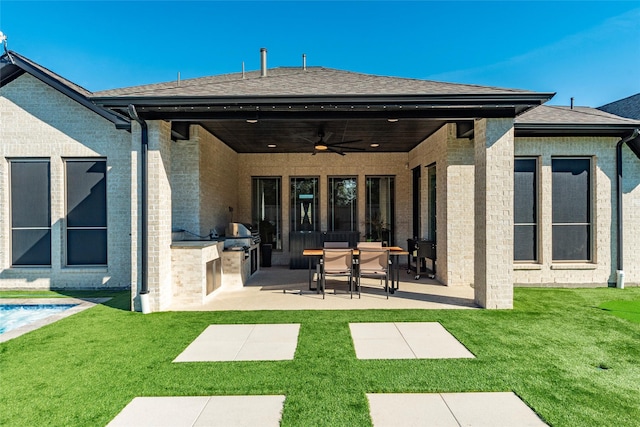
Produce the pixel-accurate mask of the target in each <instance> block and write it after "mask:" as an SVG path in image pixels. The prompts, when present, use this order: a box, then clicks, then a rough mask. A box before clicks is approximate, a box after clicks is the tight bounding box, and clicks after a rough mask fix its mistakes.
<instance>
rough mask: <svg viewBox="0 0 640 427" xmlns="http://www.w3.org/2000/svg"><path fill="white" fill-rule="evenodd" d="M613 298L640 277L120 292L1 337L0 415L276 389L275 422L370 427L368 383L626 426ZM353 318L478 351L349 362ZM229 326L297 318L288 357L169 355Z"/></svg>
mask: <svg viewBox="0 0 640 427" xmlns="http://www.w3.org/2000/svg"><path fill="white" fill-rule="evenodd" d="M614 300H615V301H616V304H614V305H615V307H620V306H622V307H626V306H625V304H627V303H632V305H633V306H635V307H637V305H638V301H640V288H629V289H625V290H619V289H611V288H601V289H579V290H578V289H516V290H515V299H514V302H515V308H514V309H513V310H367V311H254V312H181V313H153V314H149V315H142V314H140V313H133V312H130V311H128V304H129V295H128V293H118V294H115V298H113V299H112V300H111V301H110V302H108V303H106V304H104V305H99V306H96V307H94V308H92V309H89V310H86V311H84V312H82V313H79V314H76V315H73V316H71V317H68V318H65V319H63V320H60V321H58V322H56V323H54V324H51V325H48V326H46V327H44V328H41V329H39V330H37V331H34V332H31V333H29V334H26V335H23V336H21V337H19V338H16V339H14V340H11V341H8V342H6V343H3V344H0V425H7V426H22V425H24V426H33V425H59V426H88V425H105V424H106V423H108V422H109V421H110V420H111V419H112V418H113V417H115V415H116V414H118V413H119V412H120V411H121V410H122V408H124V406H126V405H127V404H128V403H129V402H130V401H131V399H133V398H134V397H136V396H179V395H185V396H191V395H242V394H284V395H286V396H287V398H286V401H285V406H284V411H283V416H282V425H284V426H309V425H322V426H369V425H371V420H370V418H369V415H368V403H367V399H366V396H365V393H367V392H386V393H390V392H465V391H513V392H515V393H516V394H517V395H518V396H519V397H520V398H521V399H523V400H524V401H525V402H526V403H527V404H528V405H529V406H531V407H532V408H533V409H534V410H535V411H536V412H537V413H538V415H539V416H540V417H541V418H542V419H543V420H544V421H545V422H547V423H548V424H550V425H552V426H572V427H573V426H636V425H637V423H638V419H640V405H638V402H639V401H640V387H638V384H640V363H639V361H640V346H639V345H638V342H639V341H640V323H636V322H633V321H629V320H627V319H623V318H620V317H617V316H615V315H612V313H615V311H611V310H613V309H612V308H611V307H610V306H609V304H610V303H608V302H609V301H614ZM620 304H622V305H620ZM615 307H614V308H615ZM616 310H617V308H616ZM354 321H355V322H390V321H396V322H402V321H425V322H430V321H437V322H440V323H441V324H442V325H443V326H444V327H445V328H446V329H447V330H448V331H449V332H451V333H452V334H453V335H454V336H456V337H457V338H458V339H459V340H460V341H461V342H462V343H463V344H464V345H465V346H466V347H467V348H468V349H469V350H470V351H471V352H473V353H474V354H475V355H476V359H464V360H463V359H460V360H357V359H356V358H355V351H354V349H353V344H352V341H351V338H350V334H349V328H348V323H349V322H354ZM228 323H300V324H301V328H300V335H299V342H298V348H297V350H296V355H295V358H294V360H291V361H278V362H217V363H180V364H174V363H171V361H172V360H173V359H174V358H175V357H176V356H177V355H178V354H179V353H180V352H182V350H183V349H184V348H185V347H186V346H187V345H188V344H189V343H190V342H191V341H192V340H193V339H195V338H196V337H197V336H198V334H200V333H201V332H202V331H203V330H204V329H205V328H206V327H207V325H209V324H228Z"/></svg>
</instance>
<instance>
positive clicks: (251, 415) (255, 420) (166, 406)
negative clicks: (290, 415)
mask: <svg viewBox="0 0 640 427" xmlns="http://www.w3.org/2000/svg"><path fill="white" fill-rule="evenodd" d="M284 399H285V396H280V395H276V396H182V397H136V398H135V399H133V400H132V401H131V402H130V403H129V404H128V405H127V406H126V407H125V408H124V409H123V410H122V411H121V412H120V413H119V414H118V415H117V416H116V417H115V418H114V419H113V420H112V421H111V422H110V423H109V424H108V425H107V426H108V427H120V426H122V427H125V426H126V427H131V426H136V427H152V426H153V427H164V426H166V427H202V426H214V425H216V426H225V427H244V426H247V427H249V426H251V427H253V426H258V425H259V426H265V427H271V426H273V427H276V426H279V425H280V420H281V418H282V407H283V405H284Z"/></svg>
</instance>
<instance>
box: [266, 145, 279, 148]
mask: <svg viewBox="0 0 640 427" xmlns="http://www.w3.org/2000/svg"><path fill="white" fill-rule="evenodd" d="M267 147H269V148H276V147H277V145H276V144H269V145H267Z"/></svg>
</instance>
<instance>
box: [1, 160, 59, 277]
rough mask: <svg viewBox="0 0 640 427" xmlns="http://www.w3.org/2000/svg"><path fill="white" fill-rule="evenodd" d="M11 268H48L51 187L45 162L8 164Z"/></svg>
mask: <svg viewBox="0 0 640 427" xmlns="http://www.w3.org/2000/svg"><path fill="white" fill-rule="evenodd" d="M10 168H11V171H10V181H11V183H10V192H11V265H13V266H50V265H51V202H50V200H51V197H50V195H51V183H50V168H49V161H47V160H12V161H11V162H10Z"/></svg>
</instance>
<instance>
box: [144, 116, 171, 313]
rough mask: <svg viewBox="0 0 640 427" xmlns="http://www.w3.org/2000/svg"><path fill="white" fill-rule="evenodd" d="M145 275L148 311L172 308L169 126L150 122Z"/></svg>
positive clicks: (160, 122)
mask: <svg viewBox="0 0 640 427" xmlns="http://www.w3.org/2000/svg"><path fill="white" fill-rule="evenodd" d="M147 125H148V127H149V151H148V155H147V161H148V168H149V169H148V179H149V181H148V193H147V196H148V198H147V200H148V215H149V222H148V230H147V232H148V243H147V250H148V254H149V257H148V266H147V268H148V270H147V271H148V275H147V280H148V284H149V302H150V305H151V311H159V310H164V309H166V308H167V307H168V306H169V305H170V304H171V297H172V293H173V292H172V283H171V185H170V179H171V124H170V123H168V122H163V121H149V122H147Z"/></svg>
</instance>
